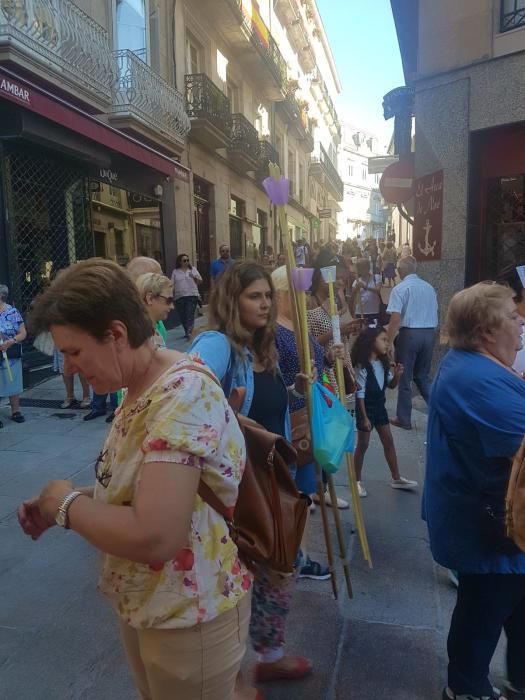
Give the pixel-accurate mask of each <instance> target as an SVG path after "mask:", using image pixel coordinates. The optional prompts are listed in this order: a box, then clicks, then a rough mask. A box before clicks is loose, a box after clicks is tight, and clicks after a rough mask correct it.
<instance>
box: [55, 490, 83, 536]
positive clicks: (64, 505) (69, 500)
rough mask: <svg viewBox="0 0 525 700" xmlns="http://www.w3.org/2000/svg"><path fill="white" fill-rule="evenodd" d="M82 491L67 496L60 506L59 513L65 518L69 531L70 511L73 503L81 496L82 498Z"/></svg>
mask: <svg viewBox="0 0 525 700" xmlns="http://www.w3.org/2000/svg"><path fill="white" fill-rule="evenodd" d="M82 495H83V494H82V491H71V492H70V493H68V494H67V496H65V498H64V499H63V500H62V503H61V504H60V505H59V506H58V511H57V514H58V513H61V514H62V515H63V516H64V525H63V527H65V529H66V530H69V518H68V514H67V513H68V510H69V508H70V506H71V504H72V503H73V501H74V500H75V499H76V498H78V497H79V496H82ZM59 524H60V523H59Z"/></svg>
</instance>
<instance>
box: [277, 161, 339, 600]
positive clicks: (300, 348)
mask: <svg viewBox="0 0 525 700" xmlns="http://www.w3.org/2000/svg"><path fill="white" fill-rule="evenodd" d="M268 169H269V173H270V177H268V178H266V179H265V180H264V182H263V186H264V188H265V190H266V192H267V194H268V197H269V198H270V200H271V202H272V203H273V204H274V205H275V206H276V208H277V214H278V218H279V225H280V228H281V235H282V238H283V241H284V244H285V249H286V272H287V277H288V289H289V294H290V302H291V303H290V307H291V309H292V316H293V318H292V321H293V325H294V330H295V342H296V346H297V352H298V355H299V361H300V365H301V372H302V373H303V374H306V375H308V376H309V375H310V373H311V357H310V340H309V335H308V322H307V314H306V298H305V293H304V289H303V290H300V289H297V287H300V286H301V285H300V284H299V285H297V286H296V284H295V282H294V271H297V272H296V274H305V275H308V274H310V276H311V271H307V270H304V269H301V268H297V267H296V265H295V255H294V251H293V246H292V241H291V239H290V235H289V233H288V222H287V219H286V209H285V205H286V204H287V202H288V192H289V181H288V180H286V179H285V178H283V177H282V176H281V171H280V168H279V166H278V165H275V164H274V163H270V164H269V167H268ZM306 406H307V410H308V415H309V416H310V417H311V412H312V406H311V387H310V384H309V383H308V384H307V389H306ZM316 467H317V482H318V493H319V504H320V507H321V518H322V523H323V533H324V538H325V543H326V555H327V559H328V566H329V568H330V579H331V582H332V591H333V593H334V597H335V598H337V578H336V572H335V566H334V555H333V548H332V542H331V539H330V527H329V524H328V511H327V506H326V501H325V496H324V489H323V488H322V479H321V470H320V468H319V465H317V464H316Z"/></svg>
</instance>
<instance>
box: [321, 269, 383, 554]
mask: <svg viewBox="0 0 525 700" xmlns="http://www.w3.org/2000/svg"><path fill="white" fill-rule="evenodd" d="M321 274H322V276H323V280H324V281H325V282H326V283H327V285H328V294H329V299H330V316H331V317H332V334H333V340H334V343H337V344H339V343H341V330H340V327H339V314H338V313H337V306H336V303H335V294H334V282H335V278H336V268H335V267H334V266H331V267H323V268H322V269H321ZM335 375H336V379H337V385H338V388H339V400H340V401H341V403H342V404H343V406H344V405H345V404H346V394H345V380H344V373H343V361H342V360H341V358H339V357H338V358H336V361H335ZM345 455H346V467H347V470H348V482H349V487H350V495H351V497H352V506H353V509H354V517H355V524H356V528H357V533H358V536H359V542H360V544H361V550H362V552H363V556H364V558H365V560H366V561H367V562H368V564H369V566H370V568H372V557H371V555H370V547H369V545H368V538H367V535H366V528H365V521H364V518H363V510H362V508H361V499H360V497H359V492H358V490H357V478H356V474H355V468H354V456H353V454H352V453H349V452H345Z"/></svg>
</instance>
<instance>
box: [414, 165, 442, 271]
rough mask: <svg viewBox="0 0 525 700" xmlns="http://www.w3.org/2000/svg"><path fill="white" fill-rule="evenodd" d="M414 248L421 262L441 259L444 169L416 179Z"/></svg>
mask: <svg viewBox="0 0 525 700" xmlns="http://www.w3.org/2000/svg"><path fill="white" fill-rule="evenodd" d="M414 200H415V206H414V232H413V240H412V250H413V254H414V257H415V258H416V260H418V261H419V262H427V261H431V260H441V239H442V235H443V171H442V170H438V171H437V172H435V173H430V175H425V176H424V177H420V178H418V179H417V180H416V183H415V190H414Z"/></svg>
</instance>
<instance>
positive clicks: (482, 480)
mask: <svg viewBox="0 0 525 700" xmlns="http://www.w3.org/2000/svg"><path fill="white" fill-rule="evenodd" d="M512 297H513V291H512V290H511V289H509V288H508V287H504V286H502V285H498V284H495V283H490V282H489V283H481V284H476V285H475V286H473V287H470V288H469V289H464V290H463V291H461V292H459V293H458V294H456V295H455V296H454V297H453V299H452V301H451V302H450V305H449V309H448V319H447V326H448V334H449V338H450V345H451V348H452V349H451V350H450V351H449V352H448V354H447V355H446V357H445V358H444V360H443V362H442V363H441V367H440V368H439V371H438V374H437V376H436V378H435V380H434V384H433V388H432V392H431V395H430V404H429V416H428V440H427V442H428V445H427V465H426V483H425V493H424V499H423V511H424V516H425V518H426V521H427V525H428V530H429V534H430V546H431V549H432V554H433V556H434V559H435V560H436V561H437V562H438V563H439V564H441V565H442V566H444V567H446V568H448V569H454V570H456V571H458V579H459V587H458V598H457V603H456V607H455V609H454V612H453V614H452V621H451V624H450V632H449V636H448V656H449V665H448V687H447V688H446V689H445V690H444V691H443V700H459V699H460V698H464V699H465V700H466V698H469V699H470V700H484V699H485V700H495V699H496V698H500V699H501V700H503V696H502V695H501V694H500V693H499V691H496V690H494V689H493V687H492V684H491V682H490V680H489V665H490V662H491V659H492V656H493V654H494V651H495V649H496V646H497V644H498V640H499V637H500V635H501V631H502V629H505V632H506V635H507V672H508V695H506V697H508V698H509V699H510V698H512V699H514V698H516V699H517V698H525V664H524V663H523V652H524V650H525V553H523V552H521V551H520V550H519V549H518V548H517V547H516V546H515V545H514V543H513V542H512V541H511V540H510V539H508V538H507V537H506V536H505V526H504V520H505V494H506V490H507V485H508V482H509V477H510V470H511V460H512V458H513V456H514V455H515V453H516V452H517V451H518V448H519V446H520V444H521V441H522V439H523V434H524V433H525V381H523V379H522V377H521V376H520V375H519V374H518V373H517V372H515V370H513V368H512V365H513V363H514V361H515V358H516V353H517V351H518V350H519V349H520V348H521V345H522V341H521V331H522V326H523V320H522V319H521V317H520V316H519V314H518V312H517V308H516V304H515V302H514V300H513V298H512Z"/></svg>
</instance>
